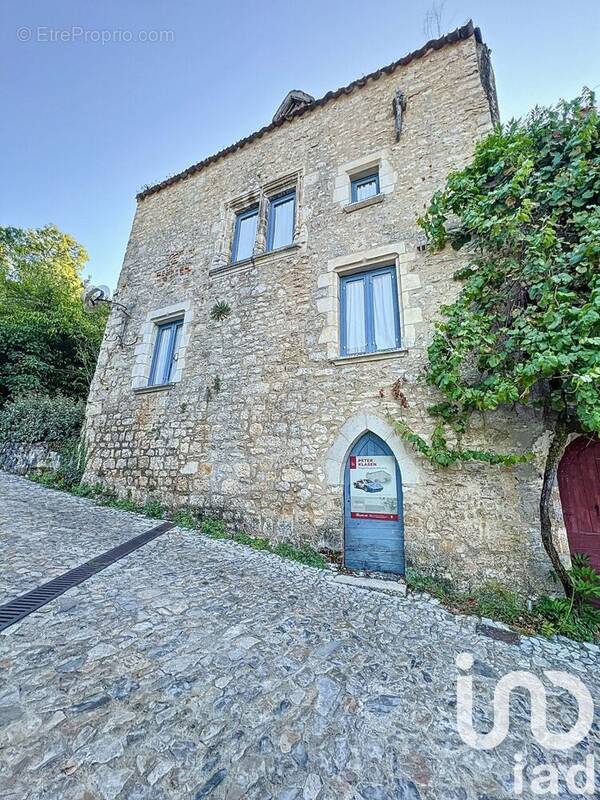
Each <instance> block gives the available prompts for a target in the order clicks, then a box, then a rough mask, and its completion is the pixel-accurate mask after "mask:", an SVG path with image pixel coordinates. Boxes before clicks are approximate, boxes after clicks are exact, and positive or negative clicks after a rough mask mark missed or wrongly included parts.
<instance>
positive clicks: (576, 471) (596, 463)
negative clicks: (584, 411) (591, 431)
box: [558, 436, 600, 573]
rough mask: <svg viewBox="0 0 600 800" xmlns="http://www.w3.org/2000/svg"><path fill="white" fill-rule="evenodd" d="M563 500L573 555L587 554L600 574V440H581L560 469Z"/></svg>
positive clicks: (559, 479) (575, 444)
mask: <svg viewBox="0 0 600 800" xmlns="http://www.w3.org/2000/svg"><path fill="white" fill-rule="evenodd" d="M558 487H559V490H560V500H561V503H562V508H563V515H564V518H565V526H566V528H567V536H568V538H569V549H570V551H571V553H586V554H587V555H588V556H589V557H590V562H591V564H592V566H593V567H594V569H596V570H597V571H598V572H599V573H600V439H597V438H591V439H590V438H588V437H587V436H581V437H579V438H578V439H575V440H574V441H573V442H571V444H570V445H569V446H568V447H567V449H566V450H565V454H564V456H563V457H562V460H561V462H560V465H559V467H558Z"/></svg>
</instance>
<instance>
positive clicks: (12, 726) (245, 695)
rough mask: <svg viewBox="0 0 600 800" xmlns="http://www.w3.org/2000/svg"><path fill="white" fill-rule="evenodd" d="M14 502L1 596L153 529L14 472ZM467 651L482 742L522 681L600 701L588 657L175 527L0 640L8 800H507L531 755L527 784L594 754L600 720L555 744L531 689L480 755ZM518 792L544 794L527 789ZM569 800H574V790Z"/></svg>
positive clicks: (0, 491)
mask: <svg viewBox="0 0 600 800" xmlns="http://www.w3.org/2000/svg"><path fill="white" fill-rule="evenodd" d="M0 503H1V508H2V521H1V528H0V542H1V546H2V561H1V563H2V569H1V572H2V589H3V590H5V591H13V589H14V588H15V587H17V588H18V589H19V591H23V590H24V589H25V588H30V584H31V581H32V580H33V579H37V578H38V577H40V578H43V579H45V578H46V576H47V575H48V574H49V573H48V570H49V569H53V570H56V569H57V568H58V564H59V561H58V560H57V555H58V554H62V555H61V556H60V557H61V558H62V559H63V562H61V567H64V568H68V567H71V566H74V564H75V562H76V561H77V560H78V559H80V558H81V560H84V559H86V558H89V557H90V556H91V555H93V554H94V553H96V552H100V551H102V550H105V549H107V548H108V547H109V546H112V545H113V544H115V543H116V542H118V541H121V540H122V539H124V538H128V537H129V536H130V535H131V536H133V535H135V534H136V533H139V532H140V530H143V529H145V528H148V527H152V525H153V524H154V523H153V522H152V521H149V520H142V519H141V518H140V517H136V516H135V515H131V514H125V513H123V512H114V511H111V512H108V511H106V510H105V509H101V508H98V507H95V506H94V505H93V504H92V503H91V502H89V501H85V500H78V499H75V498H71V497H69V496H68V495H64V494H58V493H55V492H52V491H51V490H46V489H43V488H41V487H39V486H36V485H33V484H31V483H29V482H27V481H25V480H23V479H18V478H14V477H7V476H4V475H1V474H0ZM59 531H60V533H59ZM90 550H92V551H93V552H90ZM30 564H32V565H33V566H32V567H31V569H30V568H29V565H30ZM19 571H20V572H19ZM16 573H19V574H18V576H17V578H15V574H16ZM461 652H469V653H472V654H473V656H474V658H475V662H474V666H473V670H472V672H473V674H474V679H475V681H474V682H475V710H474V716H475V723H476V726H477V727H478V729H480V730H482V731H484V730H488V729H489V728H490V727H491V725H492V721H493V713H492V710H491V703H490V699H491V696H492V693H493V689H494V686H495V684H496V681H497V679H498V678H499V677H500V676H502V675H504V674H505V673H506V672H508V671H509V670H512V669H527V670H531V671H532V672H533V673H534V674H535V675H538V676H542V671H543V670H545V669H563V670H565V669H566V670H569V671H570V672H572V673H574V674H576V675H578V676H579V677H580V678H581V679H582V680H583V681H584V682H585V683H586V685H587V686H588V688H589V689H590V691H591V692H592V694H593V695H594V698H595V699H596V700H598V699H599V698H600V671H599V669H598V667H599V663H600V657H599V655H598V650H597V649H595V648H593V647H591V646H589V647H588V646H585V645H575V644H566V643H565V642H562V643H556V642H546V641H544V640H541V639H523V640H522V641H521V644H519V645H508V644H505V643H503V642H499V641H495V640H493V639H490V638H488V637H486V636H482V635H480V634H478V633H477V632H476V630H475V620H474V619H471V618H466V617H461V616H452V615H450V614H448V613H447V612H445V611H444V610H443V609H441V608H440V607H438V606H436V605H435V604H433V603H431V602H429V601H426V600H424V599H415V598H410V597H409V598H402V597H391V596H388V595H384V594H380V593H375V592H369V591H364V590H361V589H356V588H353V587H348V586H343V585H339V584H336V583H335V582H334V581H333V579H332V576H331V574H330V573H328V572H326V571H318V570H313V569H310V568H306V567H302V566H299V565H296V564H293V563H291V562H287V561H283V560H281V559H279V558H278V557H276V556H273V555H266V554H261V553H257V552H254V551H251V550H248V549H246V548H243V547H240V546H238V545H235V544H232V543H229V542H216V541H211V540H208V539H206V538H204V537H202V536H201V535H199V534H196V533H192V532H184V531H179V530H177V529H175V530H174V531H173V532H170V533H167V534H165V535H164V536H162V537H160V538H158V539H157V540H155V541H153V542H151V543H150V544H148V545H147V546H145V547H144V548H142V549H141V550H138V551H137V552H135V553H132V554H131V555H129V556H127V557H126V558H125V559H123V560H122V561H120V562H118V563H117V564H114V565H113V566H111V567H109V568H108V569H106V570H105V571H103V572H101V573H99V574H98V575H97V576H95V577H94V578H92V579H90V580H88V581H86V582H85V583H83V584H81V585H80V586H79V587H76V588H75V589H72V590H70V591H69V592H68V593H66V594H65V595H63V596H62V597H61V598H59V599H58V600H56V601H54V602H52V603H50V604H49V605H47V606H46V607H44V608H43V609H41V610H40V611H38V612H36V613H34V614H32V615H31V616H29V617H28V618H26V619H25V620H23V621H22V622H21V623H19V624H17V625H15V626H13V627H12V628H9V629H8V630H7V631H5V632H4V633H3V634H0V795H1V796H2V798H3V800H29V799H30V798H44V800H95V799H96V798H99V799H101V800H113V798H119V799H120V800H124V799H125V798H127V800H144V799H146V798H147V799H148V800H150V799H152V800H163V799H164V798H191V800H202V799H203V798H214V799H215V800H216V799H224V800H234V798H251V799H253V798H256V799H257V800H263V799H268V798H277V800H317V799H319V800H329V799H330V798H331V799H332V800H333V799H335V800H338V798H340V799H341V798H344V799H348V800H386V798H390V799H391V798H398V799H400V800H418V799H419V798H422V799H423V800H429V798H433V799H434V800H494V798H497V799H498V800H499V799H500V798H502V799H503V800H504V799H508V798H514V797H515V791H514V788H513V781H512V771H513V765H514V755H515V753H517V752H521V753H524V754H525V757H526V761H527V764H528V770H530V769H531V768H532V767H533V766H534V765H536V764H541V763H544V762H548V763H551V764H553V765H560V766H561V767H562V769H563V770H564V769H565V768H566V767H567V766H569V765H571V764H574V763H575V762H581V761H583V760H584V758H585V756H586V754H588V753H591V754H595V755H596V756H598V755H600V754H599V749H600V748H599V746H598V745H599V742H600V730H599V727H598V717H597V716H596V721H595V723H594V725H593V727H592V730H591V732H590V734H589V736H588V737H587V738H586V739H584V740H583V741H582V742H581V744H580V745H578V746H577V747H576V748H573V749H571V750H569V751H568V752H567V753H553V752H552V751H546V750H544V749H542V747H541V746H540V745H539V744H538V743H537V742H536V741H535V739H533V737H532V735H531V732H530V730H529V703H528V701H527V699H526V695H524V694H522V693H520V692H519V693H517V694H516V696H515V698H514V700H513V703H512V715H511V730H510V734H509V736H508V737H507V738H506V740H505V741H504V742H503V743H502V744H501V745H499V746H498V747H497V748H496V749H495V750H491V751H477V750H473V749H471V748H469V747H467V746H466V745H465V744H464V743H463V742H462V741H461V739H460V737H459V735H458V732H457V728H456V688H455V677H456V667H455V657H456V655H457V654H458V653H461ZM545 682H546V684H547V685H548V686H549V684H548V681H545ZM548 696H549V701H548V705H549V712H548V717H549V726H550V727H552V726H555V727H556V726H558V727H559V728H560V726H561V725H562V726H565V727H569V726H570V725H571V724H572V723H573V722H574V720H575V716H576V703H575V701H574V700H573V699H571V697H570V695H568V694H566V693H564V692H563V690H559V689H556V688H552V689H551V688H548ZM521 796H522V797H526V798H533V797H534V796H539V795H536V794H534V793H533V792H532V791H531V788H530V787H529V786H528V784H527V782H526V784H525V788H524V791H523V793H522V795H521ZM545 796H551V795H545ZM553 796H558V797H564V798H567V797H572V796H573V795H571V794H569V793H568V791H567V788H566V786H565V781H564V779H561V782H560V784H559V793H558V794H555V795H553Z"/></svg>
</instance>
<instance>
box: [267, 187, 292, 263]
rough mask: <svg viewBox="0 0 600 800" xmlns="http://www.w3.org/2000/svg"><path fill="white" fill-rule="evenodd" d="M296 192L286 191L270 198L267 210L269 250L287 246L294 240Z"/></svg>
mask: <svg viewBox="0 0 600 800" xmlns="http://www.w3.org/2000/svg"><path fill="white" fill-rule="evenodd" d="M295 222H296V192H295V191H294V190H293V191H291V192H289V191H288V192H285V194H280V195H278V196H277V197H271V198H270V200H269V209H268V212H267V250H277V249H278V248H280V247H286V246H287V245H290V244H292V242H293V241H294V226H295Z"/></svg>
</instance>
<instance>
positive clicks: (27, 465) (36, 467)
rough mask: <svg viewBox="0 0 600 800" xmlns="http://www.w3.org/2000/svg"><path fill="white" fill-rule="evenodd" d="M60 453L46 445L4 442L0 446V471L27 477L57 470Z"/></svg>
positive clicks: (42, 443)
mask: <svg viewBox="0 0 600 800" xmlns="http://www.w3.org/2000/svg"><path fill="white" fill-rule="evenodd" d="M59 465H60V453H58V452H56V451H54V450H52V449H51V448H50V447H49V446H48V445H47V444H45V443H44V442H41V443H39V444H24V443H23V442H4V443H2V444H0V469H1V470H4V471H5V472H14V473H15V474H16V475H28V474H29V473H30V472H41V471H43V470H47V469H58V467H59Z"/></svg>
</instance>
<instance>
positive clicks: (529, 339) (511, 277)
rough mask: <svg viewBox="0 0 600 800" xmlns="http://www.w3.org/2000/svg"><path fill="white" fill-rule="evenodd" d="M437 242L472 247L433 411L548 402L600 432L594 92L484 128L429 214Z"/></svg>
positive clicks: (447, 326)
mask: <svg viewBox="0 0 600 800" xmlns="http://www.w3.org/2000/svg"><path fill="white" fill-rule="evenodd" d="M421 224H422V227H423V228H424V230H425V231H426V233H427V234H428V237H429V239H430V241H431V242H432V244H433V245H434V246H435V247H437V248H441V247H444V246H445V244H446V243H447V242H450V244H451V245H452V246H453V247H454V248H456V249H462V248H465V249H466V250H467V251H468V253H469V256H470V263H469V266H468V267H467V268H466V269H464V270H462V271H460V272H459V273H457V276H456V277H457V278H459V279H462V280H463V281H464V283H463V286H462V290H461V292H460V294H459V296H458V298H457V300H456V301H455V302H454V303H452V304H451V305H447V306H445V307H444V308H443V309H442V313H443V320H442V321H441V322H440V324H439V325H438V326H437V330H436V333H435V336H434V338H433V342H432V344H431V346H430V348H429V365H428V369H427V380H428V382H429V383H430V384H431V385H432V386H435V387H436V388H437V389H439V390H440V392H441V393H442V395H443V397H444V400H443V401H442V402H441V403H439V404H438V405H437V406H436V407H434V408H433V413H434V414H435V415H437V416H438V417H440V418H441V419H442V420H444V421H446V422H450V423H452V424H457V423H458V424H459V425H460V423H461V422H462V421H464V419H465V417H466V416H468V415H469V414H470V413H471V412H472V411H488V410H491V409H495V408H498V406H501V405H506V404H513V403H521V404H524V405H525V404H529V403H532V404H535V405H541V406H542V407H543V408H544V410H545V411H546V412H547V413H549V414H551V413H552V412H555V413H556V414H559V415H562V416H563V417H565V418H568V419H569V420H570V421H571V422H573V423H574V424H575V425H576V426H578V427H580V428H581V430H583V431H590V432H600V269H599V260H600V121H599V117H598V111H597V108H596V105H595V102H594V98H593V96H592V94H591V93H589V92H586V93H585V94H584V95H582V96H581V97H579V98H577V99H576V100H574V101H573V102H571V103H561V104H560V105H559V106H558V107H557V108H550V109H536V110H535V111H533V112H532V114H531V115H530V116H529V117H528V118H527V119H526V120H525V121H524V122H511V123H509V124H508V125H507V126H506V127H504V128H503V129H498V130H496V131H495V132H494V133H492V134H491V135H489V136H488V137H487V138H486V139H484V140H483V141H482V142H481V143H480V144H479V145H478V146H477V149H476V153H475V158H474V160H473V162H472V164H470V165H469V166H468V167H466V168H465V169H464V170H462V171H460V172H455V173H453V174H451V175H450V177H449V178H448V181H447V184H446V187H445V189H444V190H443V191H441V192H438V193H437V194H436V195H435V196H434V197H433V200H432V202H431V205H430V207H429V209H428V211H427V213H426V215H425V216H424V218H423V219H422V220H421Z"/></svg>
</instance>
